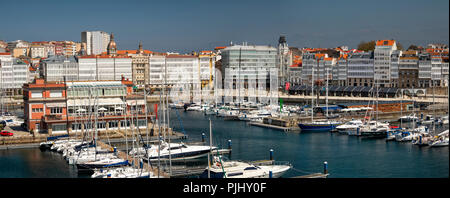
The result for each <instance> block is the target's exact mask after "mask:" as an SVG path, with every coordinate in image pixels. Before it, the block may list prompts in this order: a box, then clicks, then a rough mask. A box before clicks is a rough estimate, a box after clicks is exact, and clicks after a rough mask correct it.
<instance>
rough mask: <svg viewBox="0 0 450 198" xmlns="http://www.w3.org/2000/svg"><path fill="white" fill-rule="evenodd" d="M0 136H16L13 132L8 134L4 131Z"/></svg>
mask: <svg viewBox="0 0 450 198" xmlns="http://www.w3.org/2000/svg"><path fill="white" fill-rule="evenodd" d="M0 135H1V136H13V135H14V134H13V133H11V132H8V131H2V132H0Z"/></svg>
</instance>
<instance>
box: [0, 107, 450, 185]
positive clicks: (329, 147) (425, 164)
mask: <svg viewBox="0 0 450 198" xmlns="http://www.w3.org/2000/svg"><path fill="white" fill-rule="evenodd" d="M179 115H180V118H178V116H176V114H175V113H174V111H173V110H172V112H171V118H170V119H171V127H173V128H174V130H176V131H181V124H182V125H183V128H184V129H185V131H186V134H187V135H188V136H189V140H188V141H201V134H202V133H205V134H206V135H207V136H209V120H208V119H209V118H211V120H212V125H213V126H212V128H213V142H214V144H215V145H217V146H220V147H223V148H226V147H227V140H229V139H230V140H231V141H232V148H233V152H232V155H231V159H239V160H263V159H268V158H269V150H270V149H273V150H274V158H275V160H277V161H289V162H290V163H292V165H293V166H294V168H295V170H290V171H289V172H288V173H287V174H286V175H285V176H284V177H293V176H298V175H304V174H307V173H316V172H322V171H323V162H324V161H327V162H328V168H329V173H330V177H334V178H435V177H448V176H449V171H448V170H449V147H442V148H431V147H418V146H414V145H412V144H411V143H398V142H385V140H384V139H364V138H358V137H353V136H347V135H340V134H335V133H290V132H288V133H285V132H281V131H277V130H272V129H266V128H260V127H256V126H249V125H247V124H246V123H245V122H240V121H224V120H223V119H222V118H216V117H215V116H205V115H203V114H202V113H200V112H184V111H182V110H179ZM180 120H181V122H180ZM207 139H209V137H207ZM0 167H2V168H1V169H0V177H1V178H12V177H15V178H17V177H18V178H36V177H38V178H67V177H86V176H79V175H78V174H77V172H76V169H75V168H74V167H72V166H69V165H68V164H67V163H66V162H65V161H64V159H63V157H62V156H61V154H58V153H53V152H41V151H40V150H39V149H37V148H36V149H15V150H0Z"/></svg>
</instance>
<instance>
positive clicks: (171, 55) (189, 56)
mask: <svg viewBox="0 0 450 198" xmlns="http://www.w3.org/2000/svg"><path fill="white" fill-rule="evenodd" d="M166 58H197V56H192V55H179V54H170V55H167V56H166Z"/></svg>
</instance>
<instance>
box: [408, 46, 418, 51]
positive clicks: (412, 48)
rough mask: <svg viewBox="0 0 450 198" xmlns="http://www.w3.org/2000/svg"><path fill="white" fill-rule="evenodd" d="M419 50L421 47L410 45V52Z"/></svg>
mask: <svg viewBox="0 0 450 198" xmlns="http://www.w3.org/2000/svg"><path fill="white" fill-rule="evenodd" d="M418 49H419V47H417V46H415V45H410V46H409V47H408V50H418Z"/></svg>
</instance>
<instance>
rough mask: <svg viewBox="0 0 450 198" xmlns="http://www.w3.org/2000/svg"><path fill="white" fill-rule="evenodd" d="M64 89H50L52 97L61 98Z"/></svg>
mask: <svg viewBox="0 0 450 198" xmlns="http://www.w3.org/2000/svg"><path fill="white" fill-rule="evenodd" d="M61 97H62V91H50V98H61Z"/></svg>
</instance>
